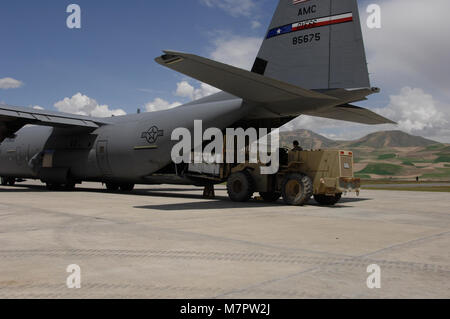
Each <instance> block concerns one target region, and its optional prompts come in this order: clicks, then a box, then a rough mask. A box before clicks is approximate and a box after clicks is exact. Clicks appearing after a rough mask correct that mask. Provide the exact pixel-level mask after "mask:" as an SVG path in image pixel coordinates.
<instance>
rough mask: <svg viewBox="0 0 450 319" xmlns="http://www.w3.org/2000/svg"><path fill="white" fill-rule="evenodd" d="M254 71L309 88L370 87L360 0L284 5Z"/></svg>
mask: <svg viewBox="0 0 450 319" xmlns="http://www.w3.org/2000/svg"><path fill="white" fill-rule="evenodd" d="M252 71H253V72H255V73H259V74H261V75H264V76H267V77H270V78H273V79H277V80H280V81H283V82H286V83H290V84H293V85H296V86H300V87H303V88H306V89H333V88H344V89H345V88H363V87H370V81H369V74H368V70H367V62H366V55H365V50H364V43H363V37H362V32H361V24H360V19H359V12H358V4H357V0H339V1H333V0H280V2H279V4H278V7H277V10H276V12H275V15H274V17H273V19H272V22H271V24H270V27H269V30H268V32H267V34H266V37H265V39H264V42H263V44H262V46H261V49H260V51H259V53H258V56H257V58H256V61H255V63H254V66H253V69H252Z"/></svg>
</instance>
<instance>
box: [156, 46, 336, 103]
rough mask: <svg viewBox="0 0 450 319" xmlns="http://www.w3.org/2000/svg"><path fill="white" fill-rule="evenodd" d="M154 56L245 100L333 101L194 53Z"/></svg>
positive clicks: (171, 67)
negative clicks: (302, 99)
mask: <svg viewBox="0 0 450 319" xmlns="http://www.w3.org/2000/svg"><path fill="white" fill-rule="evenodd" d="M164 53H166V54H165V55H163V56H160V57H158V58H156V59H155V61H156V62H157V63H159V64H161V65H163V66H165V67H168V68H170V69H172V70H175V71H177V72H180V73H183V74H185V75H188V76H190V77H192V78H194V79H197V80H199V81H202V82H204V83H207V84H209V85H212V86H214V87H216V88H218V89H221V90H223V91H225V92H228V93H230V94H233V95H235V96H238V97H240V98H242V99H245V100H247V101H252V102H257V103H271V102H282V101H289V100H298V99H299V98H305V99H315V100H325V101H333V100H337V99H336V98H335V97H332V96H328V95H325V94H322V93H319V92H315V91H312V90H307V89H303V88H301V87H298V86H295V85H291V84H288V83H285V82H281V81H278V80H275V79H271V78H268V77H265V76H262V75H260V74H257V73H253V72H249V71H246V70H243V69H239V68H236V67H233V66H231V65H227V64H223V63H220V62H216V61H212V60H210V59H206V58H203V57H199V56H197V55H193V54H188V53H180V52H174V51H164Z"/></svg>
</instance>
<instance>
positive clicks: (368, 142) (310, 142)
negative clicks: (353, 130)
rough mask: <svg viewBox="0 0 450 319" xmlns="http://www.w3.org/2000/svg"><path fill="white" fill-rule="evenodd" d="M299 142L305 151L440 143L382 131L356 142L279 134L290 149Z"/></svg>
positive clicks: (307, 133) (301, 132) (302, 133)
mask: <svg viewBox="0 0 450 319" xmlns="http://www.w3.org/2000/svg"><path fill="white" fill-rule="evenodd" d="M296 140H297V141H299V142H300V144H301V146H302V147H303V148H305V149H326V148H361V147H370V148H375V149H382V148H393V147H428V146H431V145H438V144H440V143H438V142H436V141H432V140H429V139H426V138H423V137H421V136H413V135H410V134H407V133H405V132H402V131H383V132H376V133H373V134H369V135H367V136H364V137H363V138H361V139H359V140H356V141H333V140H331V139H329V138H326V137H324V136H322V135H319V134H316V133H314V132H312V131H309V130H296V131H289V132H281V134H280V144H281V145H282V146H287V147H291V146H292V143H293V142H294V141H296Z"/></svg>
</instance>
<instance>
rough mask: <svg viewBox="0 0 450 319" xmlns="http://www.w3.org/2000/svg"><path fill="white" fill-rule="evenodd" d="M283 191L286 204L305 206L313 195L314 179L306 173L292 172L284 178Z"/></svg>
mask: <svg viewBox="0 0 450 319" xmlns="http://www.w3.org/2000/svg"><path fill="white" fill-rule="evenodd" d="M282 193H283V200H284V202H285V203H286V204H288V205H292V206H303V205H305V204H306V203H308V201H309V200H310V199H311V196H312V195H313V183H312V180H311V178H309V177H308V176H306V175H301V174H290V175H288V176H286V178H285V179H284V182H283V186H282Z"/></svg>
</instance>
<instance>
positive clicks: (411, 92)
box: [379, 87, 450, 138]
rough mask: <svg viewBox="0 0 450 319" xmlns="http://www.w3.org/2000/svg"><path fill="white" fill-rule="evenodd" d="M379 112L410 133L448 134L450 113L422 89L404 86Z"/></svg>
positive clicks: (430, 135)
mask: <svg viewBox="0 0 450 319" xmlns="http://www.w3.org/2000/svg"><path fill="white" fill-rule="evenodd" d="M441 108H442V109H441ZM379 113H380V114H382V115H384V116H387V117H389V118H391V119H393V120H394V121H397V123H398V124H399V127H400V129H402V130H403V131H406V132H408V133H413V134H421V135H424V136H427V137H436V136H439V135H442V134H446V133H447V136H448V132H449V130H447V127H448V126H449V125H448V124H449V121H450V114H449V113H448V112H446V108H444V107H440V106H439V103H438V102H437V101H435V100H434V99H433V96H432V95H430V94H427V93H425V92H424V91H423V90H422V89H417V88H416V89H412V88H409V87H404V88H403V89H401V90H400V93H399V94H398V95H391V97H390V103H389V105H388V106H387V107H386V108H384V109H380V110H379ZM445 132H446V133H445ZM441 138H442V136H441Z"/></svg>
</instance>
